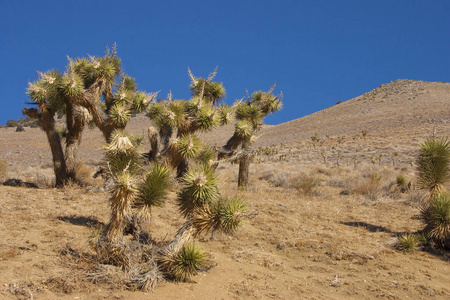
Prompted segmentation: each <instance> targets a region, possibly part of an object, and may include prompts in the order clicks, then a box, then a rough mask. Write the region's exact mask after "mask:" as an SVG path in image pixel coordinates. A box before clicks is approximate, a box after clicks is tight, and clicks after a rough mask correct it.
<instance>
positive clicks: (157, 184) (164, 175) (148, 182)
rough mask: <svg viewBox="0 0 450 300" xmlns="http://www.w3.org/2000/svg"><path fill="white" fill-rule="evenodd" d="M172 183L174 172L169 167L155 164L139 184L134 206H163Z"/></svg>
mask: <svg viewBox="0 0 450 300" xmlns="http://www.w3.org/2000/svg"><path fill="white" fill-rule="evenodd" d="M171 185H172V172H171V170H170V169H169V168H167V167H164V166H162V165H159V164H155V165H154V166H153V168H152V169H151V171H150V172H148V173H147V175H146V176H145V179H144V180H143V182H142V183H141V184H140V185H139V191H138V194H137V197H136V200H135V201H134V203H133V206H134V207H136V208H148V210H149V209H150V208H151V207H152V206H162V205H163V204H164V200H165V199H166V198H167V194H168V192H169V189H170V187H171Z"/></svg>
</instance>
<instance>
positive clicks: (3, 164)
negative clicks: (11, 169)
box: [0, 159, 8, 180]
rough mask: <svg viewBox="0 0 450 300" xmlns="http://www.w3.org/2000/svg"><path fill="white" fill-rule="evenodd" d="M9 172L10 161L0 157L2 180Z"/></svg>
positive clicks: (0, 175)
mask: <svg viewBox="0 0 450 300" xmlns="http://www.w3.org/2000/svg"><path fill="white" fill-rule="evenodd" d="M7 174H8V162H7V161H6V160H3V159H0V180H5V179H6V177H7Z"/></svg>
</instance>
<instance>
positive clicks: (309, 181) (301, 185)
mask: <svg viewBox="0 0 450 300" xmlns="http://www.w3.org/2000/svg"><path fill="white" fill-rule="evenodd" d="M319 184H320V181H319V179H317V178H316V177H314V176H312V175H305V174H303V175H300V176H297V177H294V178H293V179H292V180H291V186H292V187H293V188H295V189H296V190H297V191H298V192H300V193H302V194H303V195H312V194H314V193H315V192H316V188H317V186H319Z"/></svg>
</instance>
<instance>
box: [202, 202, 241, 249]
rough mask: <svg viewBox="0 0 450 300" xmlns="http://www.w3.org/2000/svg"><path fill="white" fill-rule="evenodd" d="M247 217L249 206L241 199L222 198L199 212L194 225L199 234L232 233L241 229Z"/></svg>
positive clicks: (212, 237)
mask: <svg viewBox="0 0 450 300" xmlns="http://www.w3.org/2000/svg"><path fill="white" fill-rule="evenodd" d="M246 217H247V205H246V204H245V202H244V201H243V199H242V198H240V197H231V198H221V199H219V200H218V201H216V202H214V203H212V204H211V205H208V206H205V207H203V208H202V209H200V210H198V211H197V212H196V214H195V215H194V219H193V225H194V227H195V229H196V230H197V233H198V234H201V233H205V232H211V234H212V235H211V240H213V239H214V234H215V232H216V231H217V230H218V231H222V232H224V233H227V234H229V233H232V232H233V231H235V230H236V229H237V228H239V227H240V226H241V225H242V223H243V221H244V220H245V219H246Z"/></svg>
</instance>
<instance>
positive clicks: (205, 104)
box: [148, 69, 233, 177]
mask: <svg viewBox="0 0 450 300" xmlns="http://www.w3.org/2000/svg"><path fill="white" fill-rule="evenodd" d="M216 71H217V69H216V70H214V72H213V73H212V74H210V76H209V77H208V78H207V79H203V78H196V77H194V75H192V72H191V71H190V70H188V72H189V76H190V78H191V81H192V82H191V86H190V88H191V91H192V98H191V99H190V100H174V99H172V95H171V94H169V95H168V99H167V101H160V102H158V103H156V104H154V105H152V106H151V107H150V108H149V110H148V116H149V117H150V118H151V119H152V120H153V123H154V125H155V127H156V128H154V127H150V128H149V139H150V144H151V147H152V149H151V150H150V153H149V158H150V159H153V160H154V159H160V160H161V159H162V160H164V159H165V160H168V161H169V162H170V164H171V165H172V167H174V168H177V174H178V177H181V176H182V175H183V174H185V173H186V171H187V169H188V164H189V161H190V160H192V159H193V158H196V157H198V156H203V157H204V158H205V159H206V158H209V159H210V160H212V159H213V157H214V152H213V151H212V149H210V148H209V147H206V146H205V145H204V144H202V143H201V141H200V139H199V138H198V137H197V135H196V134H197V132H199V131H208V130H211V129H213V128H215V127H216V126H218V125H224V124H228V123H229V122H231V121H232V118H233V113H232V112H233V108H232V107H230V106H228V105H220V106H218V105H217V104H218V103H219V102H220V100H221V99H222V98H223V97H224V96H225V89H224V88H223V85H222V83H219V82H214V81H212V79H213V78H214V76H215V74H216ZM202 149H203V150H202ZM205 155H206V157H205Z"/></svg>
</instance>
